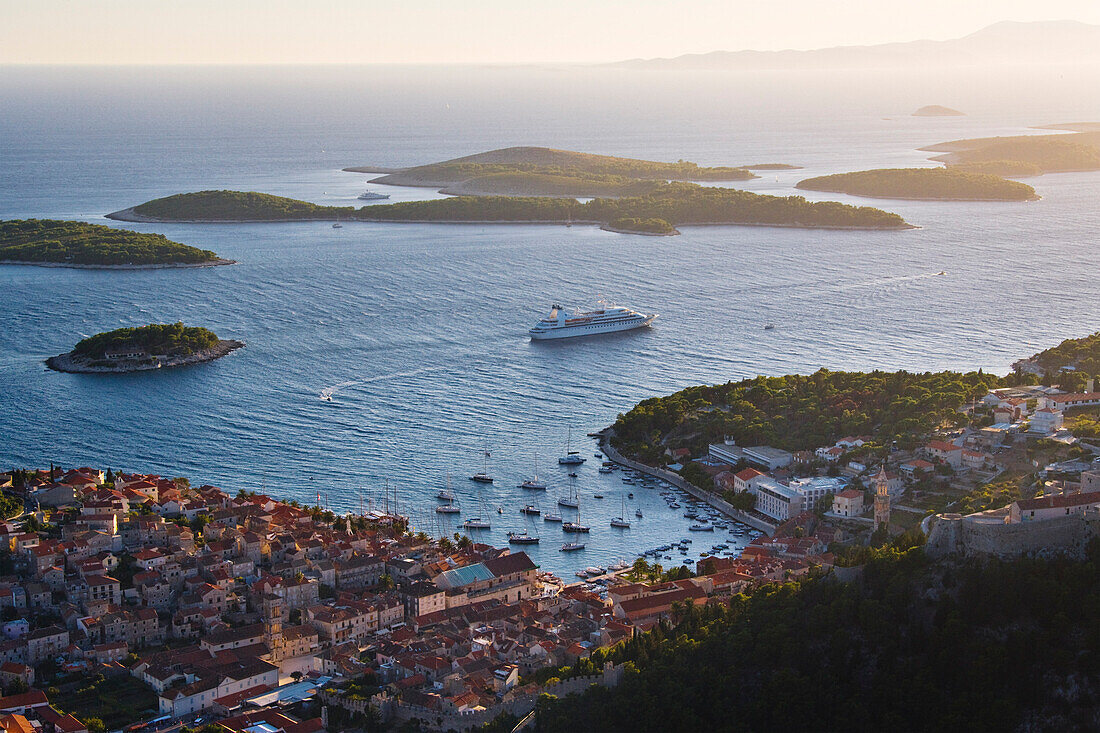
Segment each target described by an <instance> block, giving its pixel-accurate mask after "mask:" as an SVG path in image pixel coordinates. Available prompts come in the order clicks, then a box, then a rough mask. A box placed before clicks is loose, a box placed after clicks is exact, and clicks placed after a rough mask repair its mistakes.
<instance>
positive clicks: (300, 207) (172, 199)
mask: <svg viewBox="0 0 1100 733" xmlns="http://www.w3.org/2000/svg"><path fill="white" fill-rule="evenodd" d="M353 211H354V209H353V208H352V207H350V206H346V207H345V206H319V205H317V204H311V203H309V202H308V201H298V200H297V199H288V198H286V197H284V196H272V195H270V194H266V193H256V192H255V191H198V192H196V193H179V194H176V195H175V196H165V197H164V198H160V199H154V200H152V201H147V202H145V203H144V204H141V205H139V206H135V207H134V213H135V214H139V215H140V216H148V217H150V218H153V219H163V220H166V221H187V220H196V221H246V220H279V219H325V220H327V219H335V218H336V217H337V216H348V215H350V214H351V213H352V212H353ZM112 216H114V215H113V214H112Z"/></svg>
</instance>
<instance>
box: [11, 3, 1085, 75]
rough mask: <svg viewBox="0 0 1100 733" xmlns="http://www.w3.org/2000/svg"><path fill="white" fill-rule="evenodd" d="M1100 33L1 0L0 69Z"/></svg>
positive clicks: (579, 9)
mask: <svg viewBox="0 0 1100 733" xmlns="http://www.w3.org/2000/svg"><path fill="white" fill-rule="evenodd" d="M1002 20H1016V21H1036V20H1078V21H1082V22H1086V23H1096V24H1100V0H1046V2H1042V3H1036V2H1034V0H783V1H782V2H774V1H773V0H465V1H462V0H312V1H309V2H307V1H302V0H298V1H294V2H292V1H290V0H262V1H261V0H0V64H372V63H383V64H410V63H411V64H440V63H472V64H484V63H490V64H511V63H540V62H549V63H600V62H608V61H618V60H623V59H629V58H638V57H643V58H650V57H655V56H666V57H667V56H678V55H680V54H685V53H705V52H708V51H717V50H727V51H737V50H742V49H757V50H779V49H787V48H793V49H811V48H822V47H828V46H838V45H862V44H875V43H888V42H891V41H911V40H917V39H923V38H927V39H932V40H946V39H948V38H956V37H959V36H963V35H966V34H967V33H971V32H973V31H975V30H978V29H979V28H982V27H984V26H987V25H990V24H991V23H995V22H997V21H1002Z"/></svg>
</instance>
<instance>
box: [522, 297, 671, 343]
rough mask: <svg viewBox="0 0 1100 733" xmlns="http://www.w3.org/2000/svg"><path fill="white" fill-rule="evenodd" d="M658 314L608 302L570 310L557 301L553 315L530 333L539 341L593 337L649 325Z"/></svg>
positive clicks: (553, 308)
mask: <svg viewBox="0 0 1100 733" xmlns="http://www.w3.org/2000/svg"><path fill="white" fill-rule="evenodd" d="M656 317H657V314H656V313H652V314H650V315H646V314H644V313H639V312H637V311H632V310H630V309H629V308H623V307H622V306H607V305H604V306H603V307H602V308H600V310H595V311H589V312H588V313H566V312H565V309H564V308H562V307H561V306H560V305H557V304H555V305H554V306H553V307H552V308H551V309H550V315H548V316H546V318H543V319H542V320H540V321H539V322H538V323H536V324H535V326H534V328H532V329H531V330H530V331H528V332H527V333H529V334H530V335H531V338H532V339H539V340H542V339H564V338H572V337H573V336H591V335H594V334H598V333H611V332H613V331H629V330H631V329H634V328H641V327H642V326H648V325H649V324H650V323H652V322H653V319H654V318H656Z"/></svg>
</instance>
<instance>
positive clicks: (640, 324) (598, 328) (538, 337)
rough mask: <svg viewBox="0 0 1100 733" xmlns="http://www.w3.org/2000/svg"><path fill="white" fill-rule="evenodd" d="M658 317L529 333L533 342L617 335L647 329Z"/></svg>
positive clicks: (533, 330)
mask: <svg viewBox="0 0 1100 733" xmlns="http://www.w3.org/2000/svg"><path fill="white" fill-rule="evenodd" d="M656 317H657V316H656V315H652V316H645V317H644V318H639V319H638V320H633V321H627V322H625V323H592V324H585V325H580V326H564V327H559V328H550V329H547V330H535V329H532V330H531V331H529V332H528V333H529V334H530V336H531V339H532V340H535V341H549V340H551V339H567V338H576V337H577V336H594V335H596V334H601V333H615V332H616V331H633V330H634V329H636V328H645V327H646V326H648V325H649V324H650V323H652V322H653V319H654V318H656Z"/></svg>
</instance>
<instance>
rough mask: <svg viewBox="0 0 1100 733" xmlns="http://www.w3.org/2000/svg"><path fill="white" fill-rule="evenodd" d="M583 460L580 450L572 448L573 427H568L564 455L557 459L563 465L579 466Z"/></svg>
mask: <svg viewBox="0 0 1100 733" xmlns="http://www.w3.org/2000/svg"><path fill="white" fill-rule="evenodd" d="M584 460H585V459H584V457H583V456H581V454H580V451H576V450H573V428H569V432H568V434H567V437H566V439H565V455H564V456H562V457H561V458H559V459H558V463H559V464H561V465H563V466H579V465H580V464H582V463H584Z"/></svg>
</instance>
